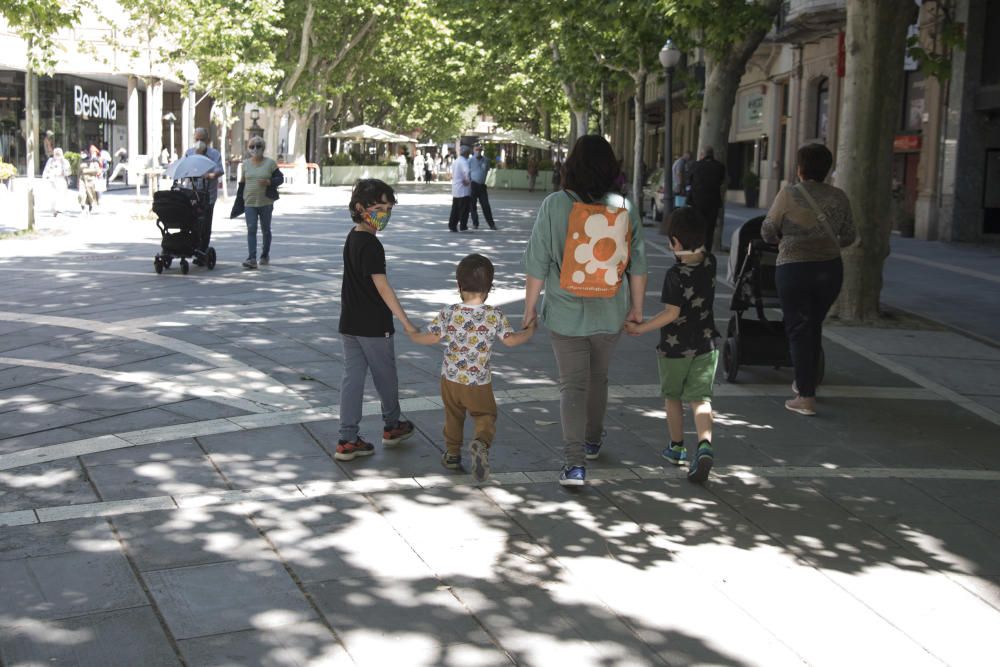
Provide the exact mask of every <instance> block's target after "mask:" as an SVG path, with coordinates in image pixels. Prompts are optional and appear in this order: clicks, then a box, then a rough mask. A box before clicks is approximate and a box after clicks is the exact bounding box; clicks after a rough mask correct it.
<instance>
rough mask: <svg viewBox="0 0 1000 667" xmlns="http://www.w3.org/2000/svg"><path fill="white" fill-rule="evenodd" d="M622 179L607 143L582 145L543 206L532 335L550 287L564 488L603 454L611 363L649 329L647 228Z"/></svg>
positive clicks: (534, 250)
mask: <svg viewBox="0 0 1000 667" xmlns="http://www.w3.org/2000/svg"><path fill="white" fill-rule="evenodd" d="M617 177H618V160H617V159H615V154H614V151H613V150H612V149H611V145H610V144H609V143H608V142H607V141H606V140H605V139H604V137H601V136H598V135H586V136H583V137H580V138H579V139H578V140H577V142H576V144H575V145H574V146H573V151H572V152H571V153H570V154H569V157H568V158H567V159H566V164H565V165H564V166H563V190H561V191H560V192H554V193H552V194H550V195H548V196H547V197H546V198H545V199H544V200H543V201H542V205H541V207H540V208H539V210H538V216H537V218H536V219H535V226H534V228H533V229H532V232H531V238H530V239H529V241H528V247H527V249H526V250H525V252H524V268H525V272H526V273H527V278H526V283H525V298H524V321H523V327H524V328H527V327H530V326H531V325H533V324H534V323H535V321H536V320H537V318H538V315H537V313H536V307H537V304H538V299H539V296H540V295H541V293H542V290H543V288H544V290H545V300H544V301H543V302H542V314H541V318H542V322H543V323H544V324H545V326H546V327H547V328H548V329H549V338H550V339H551V341H552V350H553V352H554V353H555V357H556V365H557V366H558V368H559V412H560V417H561V421H562V433H563V452H564V457H565V463H564V466H563V469H562V472H561V473H560V475H559V483H560V484H562V485H563V486H581V485H583V484H584V483H585V481H586V477H587V471H586V467H585V465H586V463H585V461H586V460H593V459H596V458H598V456H599V455H600V451H601V446H602V445H603V441H602V438H603V432H604V413H605V411H606V410H607V404H608V367H609V365H610V363H611V354H612V352H613V351H614V348H615V345H616V344H617V343H618V339H619V337H620V336H621V332H622V326H623V325H624V323H625V322H626V321H629V322H642V305H643V298H644V296H645V292H646V250H645V246H644V245H643V240H642V221H641V220H640V219H639V213H638V211H637V210H636V208H635V207H634V206H633V205H632V203H631V202H629V201H628V200H627V199H626V198H625V197H623V196H622V195H620V194H618V193H617V192H616V191H615V180H616V179H617ZM594 222H596V223H598V224H594ZM598 248H599V249H598ZM626 268H628V274H626V272H625V270H626ZM626 278H627V279H626Z"/></svg>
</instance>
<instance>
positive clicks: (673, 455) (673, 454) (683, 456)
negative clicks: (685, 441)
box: [661, 443, 688, 466]
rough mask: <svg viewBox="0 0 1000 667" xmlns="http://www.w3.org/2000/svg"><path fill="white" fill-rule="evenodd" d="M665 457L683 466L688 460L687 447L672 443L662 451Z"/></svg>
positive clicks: (676, 464)
mask: <svg viewBox="0 0 1000 667" xmlns="http://www.w3.org/2000/svg"><path fill="white" fill-rule="evenodd" d="M661 454H662V456H663V458H665V459H666V460H668V461H670V462H671V463H673V464H674V465H675V466H682V465H684V464H685V463H686V462H687V460H688V452H687V447H685V446H684V445H675V444H674V443H670V446H669V447H667V448H666V449H664V450H663V452H661Z"/></svg>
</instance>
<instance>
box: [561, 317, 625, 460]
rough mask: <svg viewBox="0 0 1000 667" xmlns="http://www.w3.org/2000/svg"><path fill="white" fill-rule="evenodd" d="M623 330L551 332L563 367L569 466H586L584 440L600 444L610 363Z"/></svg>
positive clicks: (565, 449)
mask: <svg viewBox="0 0 1000 667" xmlns="http://www.w3.org/2000/svg"><path fill="white" fill-rule="evenodd" d="M619 336H621V333H620V332H619V333H613V334H594V335H593V336H563V335H560V334H557V333H556V332H554V331H550V332H549V337H550V338H551V339H552V350H553V351H554V352H555V355H556V366H558V367H559V412H560V416H561V418H562V432H563V452H564V456H565V458H566V466H567V467H571V466H582V465H584V456H583V443H584V442H585V441H586V442H589V443H591V444H596V443H599V442H600V441H601V434H602V432H603V431H604V413H605V411H606V410H607V407H608V365H609V364H610V362H611V353H612V352H613V351H614V349H615V345H616V344H617V343H618V338H619Z"/></svg>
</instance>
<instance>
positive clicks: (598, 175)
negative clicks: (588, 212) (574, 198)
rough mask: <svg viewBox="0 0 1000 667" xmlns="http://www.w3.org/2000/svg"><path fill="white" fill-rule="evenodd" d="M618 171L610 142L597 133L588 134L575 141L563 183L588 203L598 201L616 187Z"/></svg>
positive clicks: (567, 162)
mask: <svg viewBox="0 0 1000 667" xmlns="http://www.w3.org/2000/svg"><path fill="white" fill-rule="evenodd" d="M619 172H620V169H619V167H618V158H616V157H615V151H614V150H613V149H612V148H611V144H609V143H608V142H607V140H606V139H605V138H604V137H602V136H600V135H598V134H585V135H584V136H582V137H580V138H579V139H577V140H576V144H574V145H573V150H572V151H570V153H569V157H567V158H566V163H565V164H564V165H563V175H562V186H563V188H565V189H566V190H572V191H573V192H575V193H576V194H578V195H580V198H581V199H583V200H584V201H585V202H595V201H598V200H600V199H602V198H603V197H604V195H606V194H608V193H609V192H611V191H612V190H614V187H615V179H616V178H618V174H619Z"/></svg>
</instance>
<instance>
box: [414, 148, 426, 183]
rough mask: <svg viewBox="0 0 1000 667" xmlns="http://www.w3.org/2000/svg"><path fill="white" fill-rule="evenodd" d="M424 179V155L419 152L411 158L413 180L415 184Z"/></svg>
mask: <svg viewBox="0 0 1000 667" xmlns="http://www.w3.org/2000/svg"><path fill="white" fill-rule="evenodd" d="M423 177H424V154H423V153H421V152H420V151H419V150H418V151H417V153H416V155H414V156H413V180H414V181H416V182H417V183H419V182H420V180H421V179H422V178H423Z"/></svg>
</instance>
